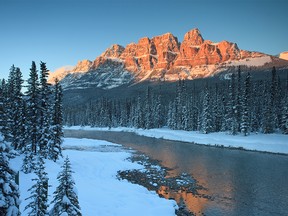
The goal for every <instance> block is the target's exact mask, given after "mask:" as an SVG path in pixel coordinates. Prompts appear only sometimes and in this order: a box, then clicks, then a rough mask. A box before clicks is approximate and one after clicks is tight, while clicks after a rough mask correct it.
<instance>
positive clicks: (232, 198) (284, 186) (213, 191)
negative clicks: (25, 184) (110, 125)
mask: <svg viewBox="0 0 288 216" xmlns="http://www.w3.org/2000/svg"><path fill="white" fill-rule="evenodd" d="M65 136H66V137H76V138H92V139H101V140H107V141H110V142H114V143H119V144H122V145H123V146H125V147H131V148H133V149H135V150H138V151H140V152H143V153H145V154H146V155H147V156H149V157H151V158H152V159H157V160H160V162H161V165H163V166H165V167H168V168H172V170H171V171H170V173H169V175H171V176H174V175H175V176H176V175H179V174H181V173H188V174H190V175H192V176H193V177H194V178H195V179H196V180H197V181H198V182H199V184H200V185H202V186H203V187H205V188H206V189H207V190H203V191H202V192H203V193H204V194H207V195H209V196H211V199H204V198H199V197H195V196H193V195H192V194H169V196H170V197H173V198H175V199H176V200H177V199H180V198H181V199H184V200H185V202H186V205H187V206H188V207H189V209H191V210H193V212H196V213H198V212H200V213H204V214H205V215H240V216H241V215H245V216H246V215H247V216H248V215H259V216H260V215H261V216H263V215H269V216H270V215H288V156H285V155H275V154H267V153H258V152H249V151H241V150H229V149H223V148H215V147H206V146H201V145H195V144H191V143H185V142H177V141H168V140H162V139H155V138H148V137H144V136H139V135H136V134H134V133H128V132H100V131H82V130H79V131H74V130H66V131H65Z"/></svg>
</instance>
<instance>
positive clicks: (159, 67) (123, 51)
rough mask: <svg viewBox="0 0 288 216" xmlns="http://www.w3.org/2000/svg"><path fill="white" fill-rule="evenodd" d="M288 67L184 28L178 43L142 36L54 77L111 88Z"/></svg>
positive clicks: (168, 38) (66, 82) (65, 83)
mask: <svg viewBox="0 0 288 216" xmlns="http://www.w3.org/2000/svg"><path fill="white" fill-rule="evenodd" d="M239 65H245V66H247V67H258V68H259V67H262V68H263V67H271V66H272V65H273V66H274V65H276V66H287V65H288V61H286V60H283V59H279V58H277V57H273V56H270V55H266V54H264V53H259V52H250V51H245V50H241V49H239V48H238V46H237V44H236V43H232V42H228V41H221V42H219V43H213V42H212V41H210V40H204V39H203V37H202V35H201V33H200V31H199V30H198V29H193V30H191V31H189V32H187V33H186V34H185V36H184V40H183V41H182V43H180V42H178V39H177V37H175V36H174V35H172V34H171V33H166V34H163V35H160V36H156V37H153V38H151V39H150V38H148V37H144V38H141V39H140V40H139V41H138V43H137V44H136V43H131V44H128V45H127V46H126V47H123V46H121V45H117V44H115V45H112V46H111V47H110V48H108V49H107V50H106V51H105V52H104V53H102V54H101V55H100V56H99V57H97V58H96V59H95V60H94V61H89V60H84V61H80V62H78V64H77V65H76V66H75V67H74V68H73V69H72V70H70V71H68V72H67V71H65V75H63V74H61V73H60V74H55V73H51V74H50V80H52V78H51V77H54V78H55V77H58V79H60V80H61V83H62V85H63V87H64V88H65V89H68V88H69V89H75V88H78V89H79V88H90V87H99V88H102V89H111V88H114V87H117V86H121V85H123V84H129V83H131V82H140V81H144V80H152V81H153V80H154V81H155V80H157V81H158V80H167V81H175V80H178V79H189V80H191V79H195V78H201V77H208V76H213V75H214V74H217V73H219V72H223V71H225V70H231V68H233V67H236V66H239Z"/></svg>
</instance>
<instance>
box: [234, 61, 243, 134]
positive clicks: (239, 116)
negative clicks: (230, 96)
mask: <svg viewBox="0 0 288 216" xmlns="http://www.w3.org/2000/svg"><path fill="white" fill-rule="evenodd" d="M241 79H242V78H241V69H240V66H238V71H237V91H236V104H235V106H236V119H237V126H238V128H237V131H241V122H242V80H241Z"/></svg>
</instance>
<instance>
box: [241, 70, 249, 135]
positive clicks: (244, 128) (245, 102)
mask: <svg viewBox="0 0 288 216" xmlns="http://www.w3.org/2000/svg"><path fill="white" fill-rule="evenodd" d="M250 85H251V84H250V73H249V72H248V74H247V76H246V79H245V83H244V86H245V89H244V93H243V99H242V111H243V112H242V118H241V132H242V133H243V134H244V136H247V135H248V133H249V130H250V117H249V113H250V111H249V101H250V94H251V93H250Z"/></svg>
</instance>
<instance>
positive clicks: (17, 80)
mask: <svg viewBox="0 0 288 216" xmlns="http://www.w3.org/2000/svg"><path fill="white" fill-rule="evenodd" d="M11 81H12V83H11V85H13V86H14V87H13V92H12V94H13V95H11V97H10V100H11V104H12V106H11V135H12V140H11V143H12V146H13V147H14V149H18V150H20V149H22V147H23V146H24V143H25V124H23V120H25V116H24V111H23V109H24V107H23V106H24V105H23V104H24V101H23V95H22V92H21V89H22V84H23V82H24V80H23V79H22V72H21V70H20V68H15V72H14V78H13V80H11ZM10 94H11V92H10Z"/></svg>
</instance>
